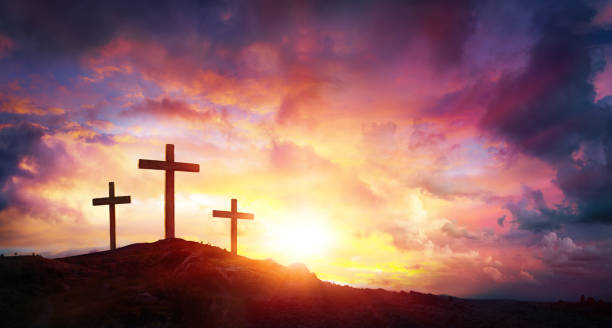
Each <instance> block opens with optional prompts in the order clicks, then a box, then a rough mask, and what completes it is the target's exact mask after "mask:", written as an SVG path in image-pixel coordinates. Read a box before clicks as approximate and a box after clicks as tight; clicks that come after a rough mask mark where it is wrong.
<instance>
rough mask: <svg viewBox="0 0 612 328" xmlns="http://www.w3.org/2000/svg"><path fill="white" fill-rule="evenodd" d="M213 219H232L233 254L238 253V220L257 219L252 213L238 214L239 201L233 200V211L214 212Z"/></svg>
mask: <svg viewBox="0 0 612 328" xmlns="http://www.w3.org/2000/svg"><path fill="white" fill-rule="evenodd" d="M213 217H216V218H229V219H232V254H237V253H238V219H245V220H253V219H254V218H255V217H254V216H253V214H251V213H241V212H238V201H237V200H236V199H234V198H232V210H231V212H228V211H217V210H213Z"/></svg>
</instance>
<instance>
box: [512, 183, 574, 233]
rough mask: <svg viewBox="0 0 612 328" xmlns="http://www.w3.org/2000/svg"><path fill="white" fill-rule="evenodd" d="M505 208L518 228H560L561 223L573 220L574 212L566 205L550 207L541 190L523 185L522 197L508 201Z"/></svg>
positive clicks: (540, 229)
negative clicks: (514, 200)
mask: <svg viewBox="0 0 612 328" xmlns="http://www.w3.org/2000/svg"><path fill="white" fill-rule="evenodd" d="M506 208H507V209H508V210H509V211H510V213H512V217H513V218H514V221H513V222H514V223H517V224H518V227H519V228H520V229H525V230H532V231H536V232H539V231H550V230H556V229H559V228H561V225H562V224H563V223H568V222H572V221H573V220H575V213H574V212H573V211H572V209H571V208H570V207H568V206H563V205H556V206H555V208H550V207H549V206H548V205H547V204H546V202H545V200H544V195H543V194H542V191H541V190H533V189H530V188H528V187H525V188H524V190H523V197H522V198H521V199H520V200H519V201H517V202H509V203H508V204H506Z"/></svg>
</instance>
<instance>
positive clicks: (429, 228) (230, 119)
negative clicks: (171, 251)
mask: <svg viewBox="0 0 612 328" xmlns="http://www.w3.org/2000/svg"><path fill="white" fill-rule="evenodd" d="M611 62H612V3H609V2H606V1H599V0H589V1H586V0H585V1H552V0H551V1H542V2H538V3H530V2H529V1H520V0H516V1H507V2H504V3H503V4H500V3H495V2H491V1H457V2H445V1H429V2H428V1H423V2H420V1H415V2H405V3H404V2H401V1H400V2H397V1H359V2H354V1H305V2H283V1H278V2H275V1H259V0H258V1H238V0H235V1H234V0H232V1H211V2H207V3H201V2H199V1H195V0H193V1H191V0H189V1H180V2H166V1H154V2H141V1H133V2H129V3H122V2H120V1H108V2H104V3H99V2H91V3H88V2H78V1H68V2H65V3H62V4H53V3H48V2H45V1H32V2H24V3H15V2H12V1H2V0H0V71H2V72H3V74H2V75H0V253H4V254H7V253H8V254H13V253H14V252H23V253H32V252H35V253H37V254H46V255H48V256H55V255H57V254H67V253H68V252H76V251H80V250H85V249H98V250H105V249H108V247H109V236H108V231H109V211H108V209H107V206H95V207H94V206H92V199H93V198H98V197H106V196H107V195H108V194H109V190H108V188H109V186H108V183H109V182H114V192H115V194H116V195H121V196H124V195H125V196H130V197H131V203H129V204H122V205H119V206H117V208H116V242H117V247H122V246H126V245H129V244H133V243H139V242H153V241H156V240H158V239H161V238H163V236H164V233H165V230H164V229H165V228H164V172H162V171H159V170H143V169H139V168H138V163H139V159H150V160H163V159H164V155H165V150H164V145H166V144H174V160H175V161H176V162H184V163H193V164H198V165H199V168H198V170H199V172H195V171H193V170H192V171H191V172H176V174H175V177H174V180H175V181H174V202H175V205H174V206H175V219H174V220H175V221H174V225H175V228H176V237H178V238H183V239H185V240H193V241H198V242H199V241H202V242H204V243H205V244H206V243H209V244H211V245H214V246H217V247H220V248H225V249H230V220H227V219H218V218H213V216H212V211H213V210H220V211H228V210H229V209H230V199H237V200H238V210H239V211H241V212H245V213H252V214H254V220H238V224H237V240H238V254H239V255H243V256H246V257H249V258H254V259H266V258H272V259H274V260H275V261H277V262H278V263H280V264H283V265H289V264H291V263H294V262H299V263H304V264H305V265H306V266H307V267H308V268H309V270H311V271H312V272H314V273H315V274H316V275H317V277H319V279H321V280H325V281H332V282H337V283H339V284H348V285H351V286H354V287H368V288H384V289H387V290H398V291H399V290H415V291H419V292H423V293H432V294H445V295H453V296H457V297H462V298H482V297H487V298H488V299H491V298H496V299H518V300H538V301H557V300H559V299H562V300H566V301H576V300H578V299H579V297H580V295H585V296H587V297H594V298H595V299H604V300H606V301H612V288H605V287H607V286H612V64H610V63H611ZM173 229H174V226H173Z"/></svg>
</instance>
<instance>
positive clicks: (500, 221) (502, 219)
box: [497, 215, 506, 227]
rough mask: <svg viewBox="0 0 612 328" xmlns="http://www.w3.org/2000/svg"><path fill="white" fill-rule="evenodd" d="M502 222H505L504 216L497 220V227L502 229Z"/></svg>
mask: <svg viewBox="0 0 612 328" xmlns="http://www.w3.org/2000/svg"><path fill="white" fill-rule="evenodd" d="M504 221H506V216H505V215H503V216H501V217H499V218H497V225H499V226H500V227H503V226H504Z"/></svg>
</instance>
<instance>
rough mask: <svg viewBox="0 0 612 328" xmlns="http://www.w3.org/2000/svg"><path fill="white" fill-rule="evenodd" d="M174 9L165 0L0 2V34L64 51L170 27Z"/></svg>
mask: <svg viewBox="0 0 612 328" xmlns="http://www.w3.org/2000/svg"><path fill="white" fill-rule="evenodd" d="M194 5H195V4H194ZM177 7H178V8H180V7H181V6H180V3H178V2H176V3H175V2H171V1H78V0H73V1H60V2H50V1H44V0H40V1H19V2H15V1H0V32H2V33H4V34H6V35H8V36H9V37H11V38H13V39H15V40H16V41H17V43H18V46H19V47H22V49H23V50H26V51H33V52H44V53H61V54H64V55H66V54H70V53H78V52H81V51H84V50H88V49H91V48H94V47H98V46H101V45H103V44H105V43H106V42H108V41H109V40H111V39H112V38H113V37H114V36H116V35H117V34H118V33H129V34H138V35H144V34H146V33H153V34H163V33H164V32H167V31H169V30H176V28H177V27H178V26H179V24H180V19H181V17H180V15H179V13H180V11H177V10H175V9H176V8H177ZM186 12H187V11H186ZM161 22H163V23H161ZM21 54H23V53H21Z"/></svg>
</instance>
